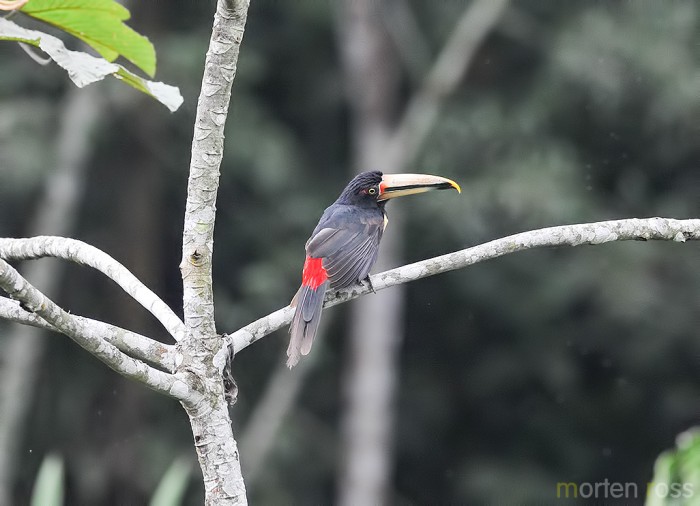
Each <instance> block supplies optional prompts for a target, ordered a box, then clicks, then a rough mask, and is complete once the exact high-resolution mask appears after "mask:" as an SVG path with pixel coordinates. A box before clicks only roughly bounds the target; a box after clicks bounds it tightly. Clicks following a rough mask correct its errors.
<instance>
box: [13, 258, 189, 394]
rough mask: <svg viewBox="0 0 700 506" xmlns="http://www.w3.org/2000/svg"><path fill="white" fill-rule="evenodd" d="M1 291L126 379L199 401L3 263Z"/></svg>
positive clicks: (184, 385)
mask: <svg viewBox="0 0 700 506" xmlns="http://www.w3.org/2000/svg"><path fill="white" fill-rule="evenodd" d="M0 288H2V289H3V290H4V291H5V292H7V294H8V295H10V296H11V297H12V298H13V299H16V300H19V301H20V302H21V303H22V304H23V305H24V306H26V307H27V308H28V309H29V310H30V311H32V312H33V313H35V314H36V315H38V316H40V317H41V318H43V319H44V320H45V321H46V322H48V323H49V324H51V325H53V326H54V327H55V328H56V329H57V330H59V331H60V332H61V333H63V334H65V335H67V336H68V337H70V338H71V339H72V340H74V341H75V342H76V343H78V344H79V345H80V346H81V347H82V348H84V349H85V350H87V351H88V352H90V353H92V354H93V355H94V356H96V357H97V358H98V359H100V360H101V361H102V362H104V363H105V364H107V365H108V366H109V367H110V368H111V369H113V370H115V371H116V372H118V373H120V374H122V375H123V376H126V377H128V378H131V379H134V380H136V381H139V382H141V383H144V384H145V385H147V386H149V387H150V388H152V389H153V390H156V391H157V392H160V393H163V394H165V395H169V396H171V397H174V398H176V399H178V400H180V401H183V402H198V401H199V400H200V399H199V395H198V394H197V393H196V392H194V391H193V390H192V389H191V388H190V387H189V385H188V384H187V383H185V382H184V381H182V380H181V379H180V378H179V377H177V376H176V375H172V374H168V373H165V372H163V371H159V370H157V369H154V368H152V367H149V366H148V365H146V364H144V363H143V362H141V361H139V360H136V359H133V358H131V357H129V356H127V355H125V354H124V353H122V352H121V351H119V350H118V349H117V348H116V347H115V346H114V345H112V344H110V343H108V342H107V341H105V340H104V339H103V338H102V336H101V335H100V334H99V330H100V329H98V328H97V327H94V326H92V325H91V324H90V321H89V320H87V319H79V318H76V317H75V316H73V315H71V314H69V313H67V312H66V311H64V310H63V309H62V308H60V307H59V306H58V305H56V304H55V303H54V302H53V301H52V300H50V299H49V298H48V297H46V296H45V295H44V294H43V293H41V292H40V291H39V290H37V289H36V288H34V287H33V286H32V285H31V284H30V283H29V282H28V281H27V280H26V279H24V278H23V277H22V276H21V275H20V274H19V273H18V272H17V271H16V270H15V269H14V268H13V267H12V266H10V264H8V263H7V262H5V261H4V260H0Z"/></svg>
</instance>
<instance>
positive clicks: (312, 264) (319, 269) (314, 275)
mask: <svg viewBox="0 0 700 506" xmlns="http://www.w3.org/2000/svg"><path fill="white" fill-rule="evenodd" d="M327 279H328V273H327V272H326V269H324V268H323V258H312V257H306V261H305V262H304V273H303V274H302V276H301V284H302V285H304V286H308V287H310V288H313V289H314V290H315V289H316V288H318V287H319V286H321V285H322V284H323V283H325V281H326V280H327Z"/></svg>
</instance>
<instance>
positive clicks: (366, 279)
mask: <svg viewBox="0 0 700 506" xmlns="http://www.w3.org/2000/svg"><path fill="white" fill-rule="evenodd" d="M364 281H365V282H366V283H367V285H368V286H369V291H370V292H372V293H377V292H375V291H374V285H373V284H372V280H371V279H370V278H369V276H367V277H366V278H365V279H364Z"/></svg>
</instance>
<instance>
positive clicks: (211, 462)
mask: <svg viewBox="0 0 700 506" xmlns="http://www.w3.org/2000/svg"><path fill="white" fill-rule="evenodd" d="M248 6H249V2H248V1H247V0H229V1H226V0H218V2H217V8H216V13H215V15H214V25H213V29H212V35H211V40H210V43H209V50H208V51H207V56H206V61H205V64H204V76H203V78H202V88H201V91H200V95H199V100H198V103H197V116H196V120H195V126H194V139H193V141H192V158H191V161H190V176H189V180H188V187H187V204H186V209H185V224H184V231H183V241H182V262H181V263H180V270H181V272H182V281H183V309H184V322H185V328H186V336H185V339H184V340H183V341H181V342H180V343H179V346H178V350H179V356H178V357H177V360H178V370H179V371H182V372H184V373H187V374H189V375H190V376H191V379H190V380H191V382H192V383H195V384H197V385H198V388H197V389H198V391H200V392H202V393H203V394H204V400H203V402H198V403H195V404H190V403H184V406H185V409H186V411H187V414H188V415H189V417H190V424H191V426H192V433H193V435H194V440H195V447H196V449H197V457H198V458H199V464H200V467H201V469H202V474H203V476H204V485H205V504H210V505H213V504H216V505H222V504H247V499H246V491H245V484H244V482H243V476H242V474H241V465H240V459H239V455H238V449H237V447H236V441H235V439H234V437H233V431H232V427H231V420H230V418H229V414H228V404H227V402H226V400H225V398H224V390H223V384H222V370H223V367H224V364H225V357H226V354H227V353H226V349H225V346H224V345H225V343H224V340H223V339H221V337H220V336H217V334H216V327H215V323H214V299H213V289H212V272H211V266H212V250H213V244H214V219H215V216H216V194H217V189H218V186H219V167H220V165H221V159H222V157H223V149H224V125H225V123H226V117H227V115H228V107H229V100H230V97H231V85H232V83H233V79H234V77H235V75H236V66H237V62H238V53H239V50H240V45H241V41H242V39H243V31H244V29H245V22H246V17H247V13H248Z"/></svg>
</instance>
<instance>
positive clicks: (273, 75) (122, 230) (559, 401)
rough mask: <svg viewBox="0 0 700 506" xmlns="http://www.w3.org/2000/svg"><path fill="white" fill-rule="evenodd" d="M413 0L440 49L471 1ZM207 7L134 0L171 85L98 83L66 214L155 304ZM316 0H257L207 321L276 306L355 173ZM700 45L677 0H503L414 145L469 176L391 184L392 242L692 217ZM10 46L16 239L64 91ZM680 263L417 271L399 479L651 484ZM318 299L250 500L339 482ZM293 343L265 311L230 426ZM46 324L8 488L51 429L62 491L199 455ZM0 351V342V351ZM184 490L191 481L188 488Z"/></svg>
mask: <svg viewBox="0 0 700 506" xmlns="http://www.w3.org/2000/svg"><path fill="white" fill-rule="evenodd" d="M410 4H411V6H412V8H413V9H414V10H415V12H416V15H417V17H418V20H419V22H420V26H421V29H422V31H423V36H424V37H425V40H426V44H427V46H428V47H429V48H430V50H431V51H432V52H433V55H435V54H436V53H437V51H439V48H440V46H441V43H442V42H443V41H444V40H445V38H446V37H447V35H448V34H449V33H450V30H451V28H452V26H453V23H454V20H455V19H456V16H457V15H458V14H459V12H461V10H462V9H463V8H465V6H466V5H467V3H465V2H458V1H448V2H428V1H426V0H412V1H411V2H410ZM212 8H213V3H212V2H205V3H195V2H186V1H172V2H168V3H167V4H166V3H162V2H141V3H138V5H134V6H133V10H132V13H133V20H132V21H133V22H132V26H134V28H135V29H137V30H138V31H139V32H141V33H146V34H148V36H149V38H150V39H151V40H153V42H154V44H155V45H156V47H158V48H163V49H159V58H160V59H159V73H160V77H162V79H163V80H164V81H166V82H173V83H175V84H177V85H178V86H179V87H180V89H181V91H182V93H183V95H184V97H185V104H184V105H183V107H182V108H181V110H180V111H178V112H177V113H176V114H174V115H170V114H168V113H167V112H165V111H162V110H160V108H159V107H158V105H157V104H153V103H150V102H149V101H148V100H147V99H145V98H142V97H137V96H134V95H135V94H133V93H132V92H131V90H128V89H124V90H122V89H121V88H120V87H118V86H114V85H112V84H110V83H101V84H99V86H101V91H102V93H104V95H105V96H106V97H107V98H108V99H109V104H110V105H109V106H108V111H107V114H105V115H104V117H103V119H102V122H101V125H100V127H99V128H98V129H96V131H95V132H94V134H93V139H92V143H93V146H94V153H93V156H92V159H91V161H90V167H91V169H90V172H89V177H88V179H87V181H85V183H86V185H87V191H88V193H87V196H86V198H85V201H84V203H83V204H82V212H81V218H80V222H79V224H78V232H77V234H76V236H77V237H78V238H79V239H82V240H85V241H88V242H90V243H93V244H95V245H96V246H98V247H100V248H103V249H105V250H106V251H108V252H110V253H111V254H113V255H114V256H115V257H116V258H118V259H119V260H120V261H122V262H123V263H125V264H126V265H127V266H128V267H130V268H132V269H133V270H134V271H135V272H136V274H137V275H139V276H141V277H142V278H143V279H145V281H146V282H147V283H148V284H149V286H151V287H152V288H153V289H154V290H155V291H156V292H157V293H159V294H161V295H162V296H163V297H164V298H165V299H166V300H167V301H168V302H169V303H170V304H171V305H172V306H173V307H179V306H180V305H181V301H180V298H181V288H180V280H179V272H178V270H177V265H178V263H179V261H180V245H181V238H180V233H181V230H182V213H183V210H184V196H185V184H186V178H187V174H186V167H187V165H188V161H189V142H190V140H191V134H192V122H193V119H194V110H195V105H196V97H197V93H198V89H199V83H200V79H201V75H202V63H203V61H204V51H205V50H206V43H207V40H208V36H209V30H210V28H211V14H212ZM336 14H337V13H336V12H335V9H334V6H333V3H332V2H316V1H313V0H302V1H298V2H275V1H271V0H264V1H259V2H256V1H254V2H252V5H251V10H250V14H249V18H248V26H247V30H246V34H245V38H244V43H243V49H242V52H241V60H240V62H239V66H238V75H237V78H236V82H235V85H234V91H233V93H234V95H233V101H232V106H231V107H232V109H231V111H232V116H231V117H230V123H229V126H228V129H227V144H226V150H225V158H224V164H223V166H222V179H221V189H220V194H219V201H218V212H219V214H218V218H217V229H216V237H215V255H214V262H215V265H214V278H215V290H216V301H217V309H216V310H217V317H218V325H219V329H220V330H221V331H222V332H227V331H232V330H235V329H236V328H238V327H239V326H241V325H244V324H245V323H248V322H249V321H251V320H253V319H255V318H258V317H260V316H262V315H264V314H267V313H268V312H270V311H272V310H275V309H277V308H279V307H281V306H283V305H284V304H286V303H288V301H289V300H290V299H291V297H292V295H293V294H294V292H295V290H296V287H297V286H296V285H297V283H298V281H299V277H300V266H301V263H302V259H303V244H304V242H305V240H306V238H307V236H308V234H309V233H310V231H311V230H312V228H313V227H314V225H315V224H316V221H317V219H318V216H319V215H320V214H321V212H322V210H323V209H324V208H325V207H326V206H327V205H328V204H329V203H330V202H332V201H333V200H334V199H335V197H336V195H337V193H338V192H339V191H340V189H341V188H342V187H343V186H344V184H345V182H346V180H347V179H348V177H349V174H348V173H349V170H350V169H349V167H350V162H349V150H350V146H349V145H348V121H347V120H348V113H347V107H346V104H345V102H344V98H343V97H344V83H343V77H342V73H341V71H340V64H339V57H338V50H337V47H336V42H337V38H336V37H335V34H334V24H333V16H334V15H336ZM698 40H700V7H699V6H698V4H697V2H694V1H693V0H677V1H673V2H648V1H643V0H639V1H636V0H635V1H631V2H630V1H616V0H608V1H605V2H601V1H594V0H572V1H570V2H555V1H551V0H547V1H542V0H537V1H534V0H520V1H517V2H513V4H512V5H511V7H510V8H509V10H508V12H507V14H506V16H505V18H504V19H503V20H502V22H501V23H500V24H499V25H498V27H497V29H496V30H495V31H494V32H493V33H492V34H491V35H490V36H489V38H488V39H487V41H486V43H485V44H484V46H483V47H482V48H481V49H480V51H479V53H478V55H477V57H476V58H475V61H474V64H473V66H472V68H471V69H470V71H469V74H468V76H467V78H466V79H465V81H464V83H463V85H462V86H461V87H460V89H459V90H458V93H457V94H456V95H455V96H454V97H452V98H450V100H449V101H448V103H447V104H446V107H445V110H444V113H443V115H442V116H441V117H440V119H439V122H438V125H437V126H436V129H435V130H434V132H433V133H432V135H431V137H430V139H429V140H428V142H427V143H426V147H425V149H424V150H423V152H422V153H421V156H420V160H419V161H418V162H417V163H416V164H415V166H414V167H411V170H414V171H423V172H432V173H439V174H441V175H445V176H447V177H451V178H453V179H455V180H457V181H458V182H459V183H460V184H461V185H462V188H463V195H462V197H461V198H450V199H443V198H434V199H431V198H420V197H416V198H415V200H413V201H412V202H410V203H409V202H397V203H393V204H392V205H390V206H389V213H391V210H392V206H397V207H402V209H403V211H404V212H405V214H406V221H407V227H406V228H405V230H404V233H405V234H406V239H407V240H406V246H405V251H404V252H403V256H404V258H405V260H406V261H415V260H419V259H422V258H426V257H429V256H433V255H436V254H440V253H444V252H447V251H451V250H454V249H458V248H462V247H466V246H469V245H472V244H477V243H480V242H483V241H486V240H489V239H492V238H496V237H500V236H503V235H506V234H510V233H515V232H519V231H523V230H528V229H531V228H538V227H543V226H550V225H556V224H565V223H573V222H586V221H592V220H602V219H614V218H624V217H633V216H636V217H646V216H655V215H662V216H670V217H676V218H685V217H697V215H698V200H699V199H698V197H699V195H700V172H699V169H700V161H699V160H700V144H698V138H700V137H699V134H700V127H699V126H698V125H699V124H698V121H697V118H698V117H700V93H698V90H700V45H699V44H698ZM10 47H11V46H7V47H6V48H4V49H3V50H2V52H1V53H0V67H2V68H6V69H10V70H11V71H7V72H3V73H0V108H1V109H2V114H0V174H1V175H2V178H1V179H0V235H13V236H21V235H22V234H23V230H24V227H25V225H26V223H27V221H28V219H29V217H30V216H31V215H32V212H33V209H34V205H35V203H36V199H37V198H38V197H39V196H40V193H41V191H40V190H41V183H42V180H43V178H44V176H45V174H46V173H47V172H48V171H50V170H51V168H52V160H53V159H54V149H55V148H54V147H53V145H52V140H53V139H54V138H55V128H56V127H57V124H58V119H57V114H58V113H59V110H60V109H59V108H57V107H56V104H57V103H58V102H60V101H61V99H62V97H63V95H64V93H65V90H66V87H67V86H68V83H66V82H65V80H64V79H63V78H62V76H59V73H58V71H57V70H56V69H53V68H48V69H47V68H38V67H37V66H36V65H34V64H33V63H32V62H31V61H28V59H26V58H23V57H22V55H21V53H20V50H19V49H16V50H14V49H9V48H10ZM404 78H405V87H404V88H405V92H406V96H407V95H408V93H410V91H411V89H412V88H411V86H412V85H411V79H410V78H409V75H408V73H406V75H405V76H404ZM403 98H405V96H404V97H403ZM373 168H375V167H368V169H373ZM378 169H381V167H378ZM387 233H392V229H391V227H390V228H389V229H388V232H387ZM697 262H698V250H697V246H696V245H693V244H684V245H680V244H675V243H674V244H671V243H627V244H612V245H605V246H596V247H583V248H576V249H547V250H538V251H530V252H525V253H521V254H517V255H512V256H508V257H504V258H501V259H498V260H495V261H491V262H487V263H484V264H479V265H476V266H473V267H470V268H469V269H465V270H462V271H458V272H453V273H450V274H446V275H443V276H438V277H434V278H430V279H426V280H422V281H419V282H416V283H412V284H411V285H409V286H408V300H407V302H406V303H407V310H406V312H405V314H406V315H407V316H406V318H407V325H406V335H405V338H404V345H403V348H402V352H401V357H400V360H401V367H402V375H401V378H400V385H399V388H400V391H399V398H398V404H397V409H398V417H397V420H398V421H397V427H396V432H395V438H396V449H397V454H396V462H395V464H396V469H395V477H394V481H393V495H394V498H395V501H396V502H397V503H399V504H446V503H452V504H479V503H501V504H526V503H528V504H533V503H550V502H552V501H553V499H554V498H555V497H556V484H557V483H558V482H563V481H566V482H569V481H571V482H600V481H603V480H605V479H608V480H610V481H615V482H634V483H638V484H640V486H641V484H644V483H647V482H649V481H651V479H652V469H653V464H654V461H655V459H656V457H657V455H658V454H659V453H660V452H661V451H662V450H664V449H665V448H668V447H670V446H672V444H673V441H674V438H675V435H676V434H677V433H679V432H681V431H683V430H685V429H687V428H688V427H689V426H693V425H697V423H698V417H699V416H700V409H699V408H698V406H700V361H699V358H698V357H700V341H699V340H698V311H697V308H698V289H697V287H698V286H699V283H700V270H698V269H697ZM64 285H65V289H64V290H63V293H62V295H61V296H60V297H59V298H58V300H59V301H60V302H61V303H62V304H63V305H64V306H66V307H67V308H69V309H70V310H71V311H74V312H75V313H78V314H85V315H87V316H90V317H94V318H99V319H103V320H108V321H110V322H113V323H115V324H118V325H123V326H127V327H129V328H132V329H134V330H136V331H140V332H146V333H150V334H154V335H163V333H162V332H161V331H160V330H159V329H158V327H157V325H156V324H155V323H154V322H153V321H152V319H151V318H150V317H149V316H147V315H144V314H143V311H141V310H140V309H139V308H138V306H137V305H136V304H134V303H133V302H132V301H130V300H128V298H127V297H125V296H123V295H121V294H120V293H118V291H117V290H116V289H115V288H114V287H112V286H111V285H110V284H109V283H108V282H107V281H105V280H104V279H102V278H100V277H99V276H98V275H96V274H95V273H93V272H90V271H88V270H86V269H82V268H78V267H74V266H70V267H69V268H68V270H67V273H66V275H65V283H64ZM329 314H334V315H335V317H334V318H333V323H332V324H331V325H330V326H329V328H328V330H327V331H326V332H325V334H324V336H322V339H323V341H324V346H323V347H322V348H319V349H318V350H315V352H317V353H318V354H319V356H318V357H317V365H316V366H315V368H314V370H313V371H312V372H311V373H310V375H309V378H308V380H307V383H306V385H305V387H304V390H303V392H302V394H301V397H300V400H299V402H298V404H297V406H296V407H295V409H294V410H293V411H292V413H290V416H289V418H288V420H286V422H285V424H284V428H283V431H282V432H281V434H280V435H279V437H278V440H277V441H276V442H275V445H274V450H273V452H272V454H271V455H270V457H269V460H268V462H267V464H266V466H265V469H264V471H263V472H262V473H261V476H260V477H259V479H258V481H257V482H255V483H250V484H249V494H250V498H251V501H252V502H253V503H255V504H283V503H287V504H290V503H296V504H310V503H315V504H327V503H330V502H332V500H333V497H334V487H335V480H336V476H337V467H338V466H337V462H338V455H337V451H338V448H337V441H338V420H339V413H340V410H341V409H342V407H343V395H342V391H341V389H340V386H339V383H340V378H341V374H342V370H343V364H344V353H345V349H344V344H343V342H344V339H343V338H344V335H345V323H346V317H345V314H346V308H336V309H332V310H331V311H330V312H329ZM329 319H330V318H329ZM4 331H5V328H3V329H2V332H4ZM285 341H286V333H285V332H284V331H280V332H278V333H277V334H274V335H272V336H269V337H268V338H266V339H263V340H262V341H261V342H259V343H257V344H255V345H254V346H252V347H251V348H249V349H247V350H245V351H244V352H242V353H241V354H240V355H239V357H238V360H237V361H236V378H237V381H238V384H239V387H240V394H239V401H238V404H237V405H236V407H235V409H234V410H233V411H232V414H233V417H234V430H238V429H239V428H240V427H241V426H243V425H244V422H245V421H246V420H247V418H248V416H249V413H250V411H251V410H252V409H253V408H254V407H255V405H256V402H257V401H258V399H259V397H260V395H261V393H262V391H263V389H264V386H265V383H266V380H267V379H268V377H269V376H270V374H271V371H272V370H273V368H274V367H276V366H277V364H278V363H279V362H280V361H282V360H283V359H282V355H283V352H284V348H285V347H286V344H285ZM47 342H48V344H47V345H48V351H47V353H46V356H45V365H44V367H43V368H42V369H41V370H40V371H37V374H39V375H40V377H41V383H40V384H41V388H40V389H39V391H38V392H37V398H36V400H35V403H34V408H33V410H32V417H31V419H30V420H29V421H28V423H27V424H26V434H25V435H24V444H23V448H24V449H26V451H25V452H24V453H23V454H22V455H21V456H20V460H19V462H18V466H19V467H20V469H21V479H20V481H19V483H18V484H17V489H16V497H17V498H18V503H22V502H26V498H27V497H28V496H29V494H30V490H31V484H32V481H33V477H34V476H36V472H37V469H38V467H39V465H40V463H41V462H40V460H41V459H40V455H44V454H45V453H46V452H48V451H56V452H60V454H61V455H64V456H65V462H66V476H67V480H68V486H67V494H68V498H69V499H67V503H70V504H143V503H145V502H146V501H147V500H148V498H149V497H150V494H151V492H152V491H153V490H154V489H155V486H156V484H157V483H158V481H159V480H160V478H161V476H162V475H163V473H164V472H165V469H166V468H167V467H168V466H169V465H170V464H171V463H172V461H173V460H174V458H175V457H176V456H178V455H180V454H182V453H183V452H186V453H187V454H188V455H190V456H191V457H192V459H193V461H194V454H193V452H192V449H191V445H192V436H191V433H190V431H189V427H188V424H187V420H186V418H185V416H184V414H183V413H182V411H181V408H180V407H179V406H178V405H177V404H176V403H174V402H173V401H170V400H168V399H164V398H161V397H159V396H157V395H155V394H152V393H151V392H149V391H147V390H145V389H143V388H142V387H140V386H139V385H134V384H131V383H129V382H127V381H125V380H122V379H121V378H119V377H118V376H117V375H115V374H114V373H112V372H111V371H110V370H108V369H107V368H105V367H104V366H103V365H102V364H100V363H99V362H97V361H96V360H94V359H93V358H92V357H90V356H88V355H87V354H85V353H84V352H82V351H81V350H80V349H78V348H77V347H76V346H74V345H73V344H72V343H70V342H69V341H68V340H67V339H63V338H61V337H58V336H50V337H47ZM2 346H3V341H2V338H1V337H0V357H1V356H2ZM242 461H243V465H244V468H245V455H243V456H242ZM197 482H198V480H196V479H194V480H193V484H194V483H197ZM198 486H199V485H198ZM639 500H641V499H639ZM200 501H201V489H199V490H198V489H197V487H196V486H191V487H190V488H189V489H188V491H187V498H186V500H185V503H186V504H198V502H200Z"/></svg>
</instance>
